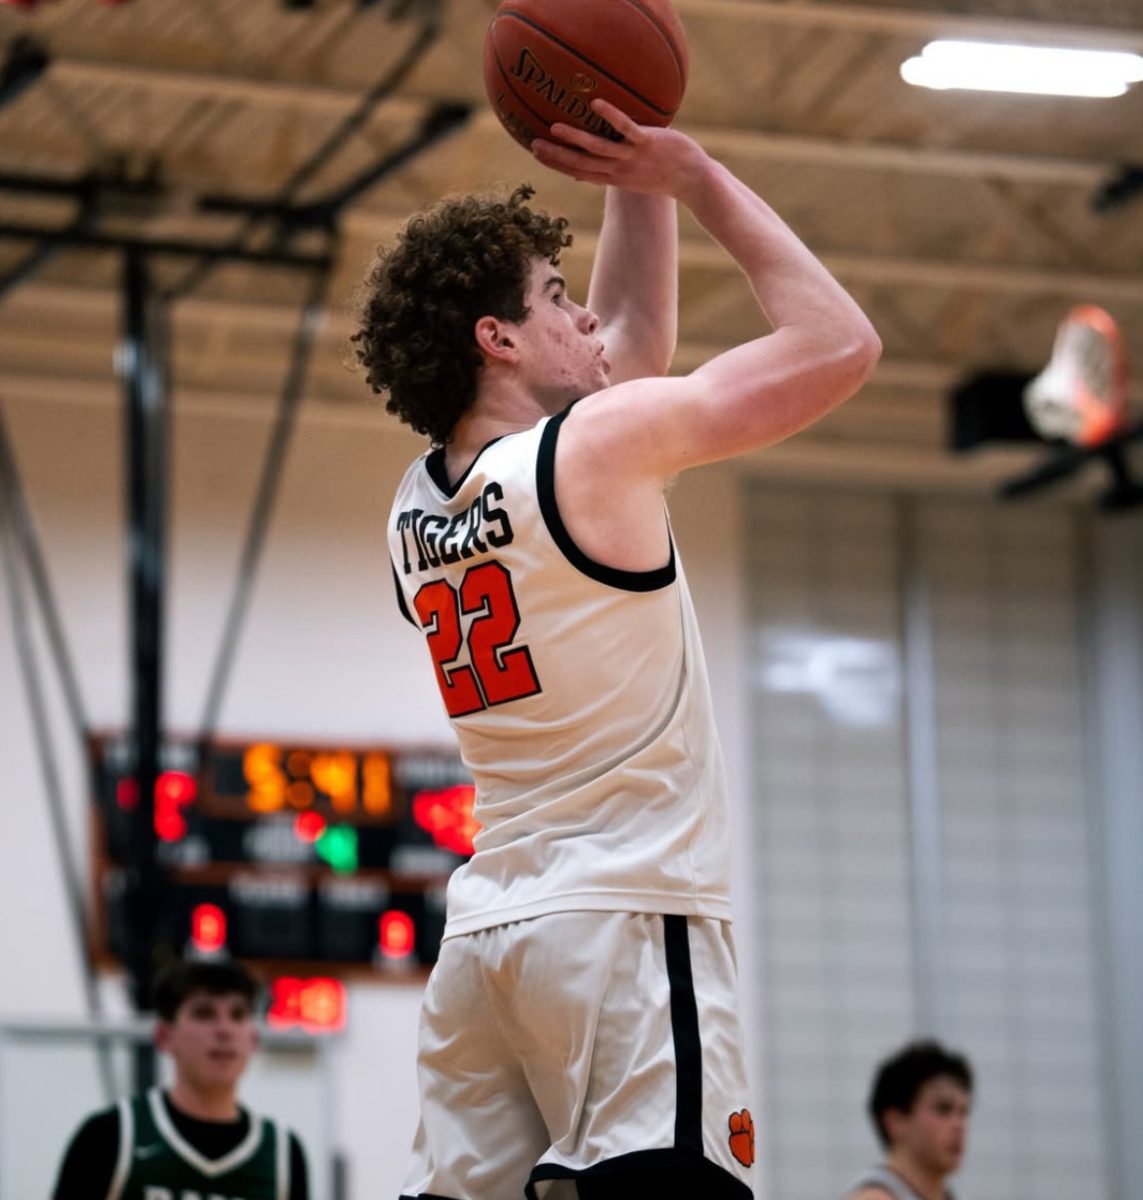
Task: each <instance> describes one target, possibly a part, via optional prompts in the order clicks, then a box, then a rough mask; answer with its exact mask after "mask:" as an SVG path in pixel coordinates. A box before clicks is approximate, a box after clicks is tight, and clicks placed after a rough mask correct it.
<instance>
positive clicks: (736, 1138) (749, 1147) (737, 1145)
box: [727, 1108, 754, 1167]
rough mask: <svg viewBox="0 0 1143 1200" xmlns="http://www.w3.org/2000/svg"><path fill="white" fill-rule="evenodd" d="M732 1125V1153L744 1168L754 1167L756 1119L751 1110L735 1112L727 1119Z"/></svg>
mask: <svg viewBox="0 0 1143 1200" xmlns="http://www.w3.org/2000/svg"><path fill="white" fill-rule="evenodd" d="M727 1123H728V1124H729V1125H730V1153H731V1154H733V1155H734V1157H735V1158H736V1159H738V1161H739V1162H740V1163H741V1164H742V1165H743V1166H744V1167H752V1166H753V1165H754V1118H753V1117H752V1116H751V1115H750V1109H748V1108H744V1109H743V1110H742V1111H741V1112H733V1113H731V1114H730V1116H729V1118H728V1119H727Z"/></svg>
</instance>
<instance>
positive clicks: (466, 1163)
mask: <svg viewBox="0 0 1143 1200" xmlns="http://www.w3.org/2000/svg"><path fill="white" fill-rule="evenodd" d="M418 1073H419V1084H420V1093H421V1122H420V1127H419V1128H418V1130H417V1137H416V1141H415V1144H414V1147H413V1159H412V1163H411V1164H410V1168H409V1172H408V1175H407V1176H406V1181H405V1186H404V1188H403V1189H402V1193H401V1194H402V1200H522V1198H524V1197H527V1198H528V1200H565V1198H572V1197H576V1196H580V1197H584V1198H589V1197H594V1196H598V1197H601V1198H602V1197H611V1196H613V1195H631V1196H651V1195H653V1194H654V1190H658V1189H654V1190H652V1189H651V1188H650V1187H649V1181H654V1180H656V1179H670V1180H671V1181H672V1182H673V1183H675V1184H680V1183H682V1184H683V1186H684V1189H685V1190H686V1191H687V1192H689V1194H690V1195H693V1196H696V1197H702V1200H718V1198H721V1197H727V1198H728V1200H729V1198H734V1200H749V1197H750V1196H751V1195H752V1194H753V1193H752V1188H751V1176H752V1174H753V1172H752V1170H751V1164H752V1163H753V1161H754V1126H753V1122H752V1120H751V1117H750V1111H749V1103H750V1101H749V1097H748V1092H747V1084H746V1073H745V1069H744V1063H743V1051H742V1043H741V1036H740V1027H739V1020H738V1009H737V1003H736V998H735V958H734V945H733V942H732V940H731V934H730V927H729V925H727V924H726V923H725V922H723V921H716V920H711V919H707V918H700V917H684V916H665V917H664V916H658V915H653V914H647V913H622V912H567V913H555V914H552V915H550V916H544V917H537V918H535V919H533V920H529V921H518V922H514V923H512V924H510V925H500V926H497V927H495V928H493V929H486V930H481V931H479V932H477V933H472V934H465V935H463V936H460V937H456V938H450V939H448V940H447V941H445V942H444V943H443V944H442V946H441V953H440V958H439V961H438V962H437V965H436V967H435V968H434V970H433V973H432V975H431V977H430V979H429V982H428V987H427V988H426V991H425V999H424V1005H423V1008H422V1012H421V1027H420V1038H419V1055H418ZM673 1194H681V1193H680V1192H679V1191H674V1192H673Z"/></svg>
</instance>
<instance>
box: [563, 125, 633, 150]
mask: <svg viewBox="0 0 1143 1200" xmlns="http://www.w3.org/2000/svg"><path fill="white" fill-rule="evenodd" d="M550 133H551V135H552V137H553V138H558V139H559V140H560V141H561V142H564V143H566V144H567V145H570V146H578V147H580V149H582V150H586V151H588V153H590V154H598V155H599V156H600V157H601V158H619V157H621V156H622V155H623V153H624V146H623V143H622V142H613V141H611V140H610V139H609V138H604V137H600V136H599V135H598V134H595V133H588V131H587V130H586V129H580V128H579V127H578V126H576V125H565V124H564V123H563V122H562V121H557V122H556V123H555V124H554V125H553V126H552V127H551V130H550Z"/></svg>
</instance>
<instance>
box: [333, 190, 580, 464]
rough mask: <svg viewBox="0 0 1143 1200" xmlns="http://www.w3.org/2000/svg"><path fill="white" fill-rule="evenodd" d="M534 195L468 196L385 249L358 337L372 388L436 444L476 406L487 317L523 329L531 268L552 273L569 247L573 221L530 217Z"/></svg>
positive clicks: (426, 216) (446, 203) (426, 217)
mask: <svg viewBox="0 0 1143 1200" xmlns="http://www.w3.org/2000/svg"><path fill="white" fill-rule="evenodd" d="M532 194H533V191H532V188H530V187H528V186H527V185H521V186H520V187H518V188H516V190H515V191H514V192H513V193H512V194H511V196H509V197H508V199H507V200H497V199H489V198H486V197H479V196H464V197H461V198H459V199H451V200H443V201H441V202H440V203H439V204H437V205H434V206H433V207H432V208H430V209H428V210H426V211H425V212H423V213H421V214H420V215H419V216H416V217H414V218H413V219H412V220H411V221H410V222H409V223H408V225H407V226H406V227H405V229H404V230H403V231H402V232H401V234H400V235H399V236H398V238H397V241H396V244H395V245H393V246H391V247H388V248H384V247H383V248H382V249H381V250H380V251H379V252H378V257H377V260H376V261H375V263H374V265H373V267H372V269H371V270H370V273H369V277H368V279H367V281H366V285H367V288H368V292H367V298H366V301H365V306H364V310H363V312H362V314H361V328H360V329H359V330H358V332H357V333H355V334H354V335H353V338H352V340H353V341H354V342H356V343H357V357H358V359H359V360H360V362H361V363H362V365H363V366H364V367H365V370H366V379H367V380H368V381H369V386H370V387H371V388H372V389H373V390H374V391H375V392H378V393H387V394H388V395H387V399H386V401H385V407H386V409H387V410H388V411H389V412H391V413H395V414H396V415H397V416H398V417H400V419H401V420H402V421H404V422H405V424H407V425H411V426H412V427H413V429H415V430H416V431H417V433H424V434H427V435H428V436H429V437H430V438H431V439H432V442H433V444H434V445H438V446H442V445H444V444H445V442H447V441H448V440H449V438H450V437H451V435H452V431H453V428H454V427H455V425H456V423H457V421H458V420H459V418H460V417H461V415H462V414H463V413H464V412H465V410H466V409H467V408H468V407H469V406H470V405H471V404H472V402H473V400H474V399H475V398H476V385H477V376H478V372H479V370H480V367H481V363H482V359H481V356H480V351H479V350H478V349H477V346H476V339H475V337H474V334H473V328H474V326H475V325H476V322H477V321H478V320H479V319H480V318H481V317H486V316H488V317H497V318H499V319H500V320H502V321H517V322H518V321H523V320H524V318H525V317H526V316H527V315H528V308H527V305H525V303H524V290H525V288H526V287H527V284H528V273H529V268H530V264H531V260H532V259H533V258H535V257H537V256H538V257H540V258H546V259H547V260H548V261H549V262H551V263H552V264H553V265H555V264H557V263H558V262H559V261H560V251H561V250H562V249H563V248H564V247H565V246H569V245H570V244H571V234H569V233H568V232H567V221H566V220H565V219H564V218H563V217H549V216H548V215H547V213H543V212H536V211H534V210H533V209H530V208H529V207H528V205H527V201H528V200H529V199H531V197H532Z"/></svg>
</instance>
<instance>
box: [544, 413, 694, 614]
mask: <svg viewBox="0 0 1143 1200" xmlns="http://www.w3.org/2000/svg"><path fill="white" fill-rule="evenodd" d="M569 412H571V408H570V407H569V408H565V409H564V411H563V412H562V413H559V414H557V415H556V416H554V417H552V418H551V420H549V421H548V423H547V425H546V426H545V428H544V432H543V433H542V434H541V436H540V450H539V453H538V454H537V456H536V497H537V499H538V500H539V503H540V513H541V514H542V515H543V518H544V524H545V525H547V527H548V532H549V533H550V534H551V535H552V541H554V542H555V543H556V545H557V546H558V547H559V549H560V552H561V553H562V554H563V556H564V558H566V559H567V560H568V562H570V563H571V565H572V566H573V567H575V568H576V570H578V571H582V572H583V574H584V575H586V576H587V577H588V578H589V579H594V580H595V581H596V582H597V583H606V584H607V585H608V586H609V587H614V588H622V589H623V590H624V591H628V592H656V591H658V590H659V589H660V588H665V587H667V586H668V585H669V584H672V583H674V582H675V577H676V574H677V572H676V569H675V539H674V538H673V537H671V532H670V530H669V529H668V530H667V540H668V542H669V544H670V547H671V557H670V559H669V560H668V561H667V564H666V565H665V566H662V567H656V568H655V569H654V570H651V571H621V570H620V569H619V568H618V567H608V566H605V565H604V564H603V563H600V562H596V561H595V559H593V558H588V556H587V555H586V554H584V552H583V551H582V550H581V549H580V548H579V547H578V546H577V545H576V544H575V542H574V541H572V537H571V534H570V533H568V531H567V527H566V526H565V525H564V522H563V518H562V517H561V516H560V509H559V505H558V504H557V503H556V440H557V438H558V437H559V435H560V426H561V425H562V424H563V422H564V418H565V417H566V416H567V415H568V413H569Z"/></svg>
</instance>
